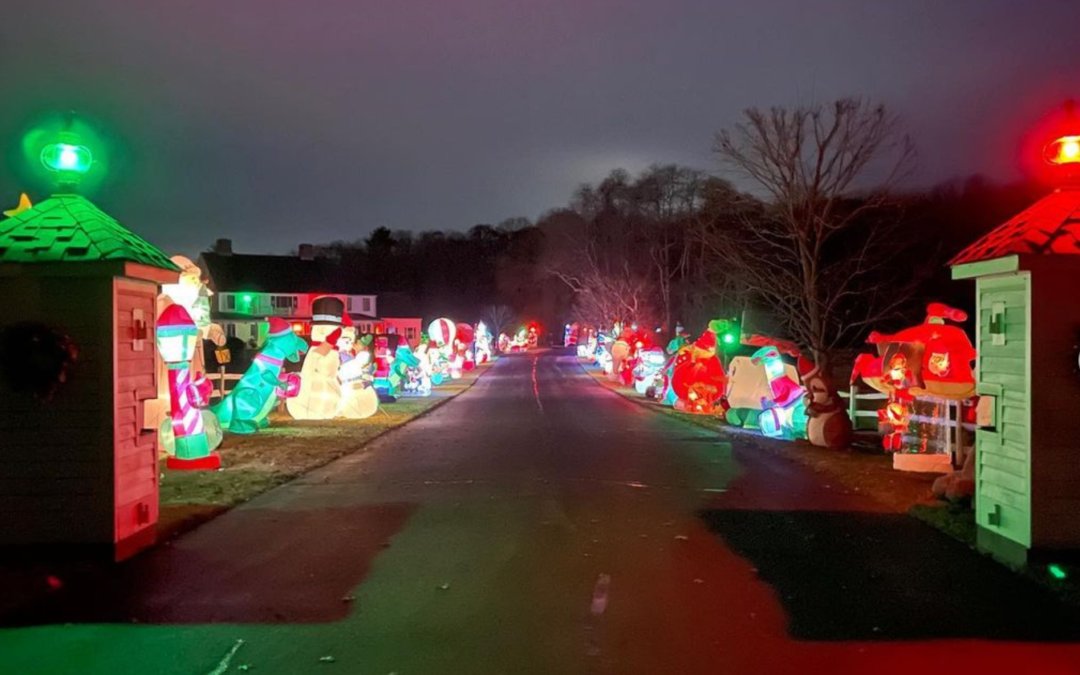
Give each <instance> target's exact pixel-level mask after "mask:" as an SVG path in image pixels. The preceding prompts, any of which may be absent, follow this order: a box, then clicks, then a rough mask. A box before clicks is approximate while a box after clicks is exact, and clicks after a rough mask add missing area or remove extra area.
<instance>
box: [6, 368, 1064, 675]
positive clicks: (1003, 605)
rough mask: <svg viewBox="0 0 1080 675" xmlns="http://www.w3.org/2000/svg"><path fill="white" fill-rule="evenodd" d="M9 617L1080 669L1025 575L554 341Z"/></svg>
mask: <svg viewBox="0 0 1080 675" xmlns="http://www.w3.org/2000/svg"><path fill="white" fill-rule="evenodd" d="M12 621H18V622H22V623H25V624H28V627H24V628H5V629H3V630H0V673H4V674H6V673H13V674H18V675H33V674H37V673H42V674H44V673H64V674H65V675H66V674H69V673H80V674H88V673H101V674H109V675H117V674H124V673H139V674H151V673H153V674H158V673H160V674H169V675H172V674H177V675H211V674H212V675H220V674H221V673H232V672H245V669H244V667H245V666H246V667H247V668H246V670H247V671H250V672H252V673H255V674H256V675H263V674H266V675H276V674H282V675H285V674H290V675H292V674H301V673H321V672H327V673H333V672H337V673H358V674H368V673H370V674H372V675H387V674H389V673H396V674H397V675H414V674H415V675H436V674H442V673H446V674H463V675H464V674H468V675H486V674H488V673H491V674H496V673H505V674H507V675H521V674H527V673H611V674H613V675H614V674H635V673H642V674H645V673H648V674H663V673H672V674H676V673H678V674H680V675H681V674H691V673H723V674H727V673H731V674H739V673H755V674H765V673H819V672H820V673H830V674H837V673H874V674H882V673H904V675H910V674H911V673H913V672H948V673H967V672H971V673H983V674H985V673H998V672H1001V673H1012V674H1014V673H1028V672H1032V673H1040V674H1054V673H1080V648H1078V646H1077V645H1075V644H1073V643H1072V642H1071V641H1072V640H1073V639H1077V640H1080V622H1078V619H1077V617H1076V615H1075V614H1074V613H1072V612H1070V611H1067V610H1065V609H1063V608H1061V607H1060V606H1058V605H1057V604H1056V603H1055V602H1054V601H1053V600H1052V599H1050V598H1048V597H1046V596H1045V595H1044V594H1043V593H1042V592H1041V591H1039V590H1038V589H1036V588H1034V587H1032V586H1030V585H1028V584H1027V583H1026V582H1024V581H1022V580H1021V579H1019V578H1018V577H1015V576H1014V575H1012V574H1010V573H1008V572H1006V571H1005V570H1003V569H1002V568H1000V567H998V566H997V565H996V564H994V563H992V562H989V561H987V560H985V559H983V558H981V557H980V556H978V555H976V554H975V553H973V552H971V551H968V550H966V549H965V548H964V547H962V546H960V545H959V544H956V543H955V542H952V541H951V540H948V539H946V538H945V537H943V536H942V535H939V534H938V533H937V532H935V531H933V530H930V529H929V528H927V527H926V526H924V525H922V524H920V523H918V522H916V521H914V520H912V519H909V518H907V517H906V516H903V515H897V514H892V513H888V512H886V511H885V510H884V509H882V508H881V507H880V506H878V505H877V504H876V503H875V502H873V501H871V500H870V499H868V498H867V497H864V496H859V495H845V494H841V493H839V492H838V491H837V490H835V489H833V488H830V487H828V486H826V485H825V484H823V481H822V479H821V478H820V477H819V476H817V475H815V474H813V473H812V472H810V471H808V470H807V469H805V468H803V467H801V466H797V465H793V464H791V463H789V462H786V461H785V460H782V459H780V458H778V457H777V456H775V455H772V454H771V453H767V452H762V451H761V450H760V449H755V448H754V447H752V446H746V447H742V445H741V444H738V443H736V445H735V447H733V446H732V445H731V444H730V443H726V442H722V439H720V438H719V437H718V436H717V435H716V433H714V432H710V431H708V430H705V429H702V428H699V427H695V426H692V425H687V424H684V423H681V422H679V421H678V420H675V419H672V418H670V417H667V416H661V415H657V414H655V413H653V412H650V411H648V410H647V409H645V408H643V407H641V406H638V405H636V404H634V403H632V402H630V401H627V400H625V399H623V398H622V397H620V396H618V395H617V394H614V393H612V392H610V391H607V390H606V389H604V388H603V387H600V386H597V385H596V384H595V383H594V382H592V381H591V379H590V378H589V377H588V376H587V375H586V374H584V373H583V372H582V371H581V368H580V366H579V365H578V364H577V361H576V359H574V358H572V357H571V356H569V355H565V354H561V353H559V352H540V353H536V354H525V355H518V356H512V357H507V358H504V359H502V360H500V361H499V362H498V363H497V364H496V365H495V366H494V367H493V368H492V369H491V370H490V371H489V372H488V373H487V374H485V375H484V376H483V377H482V378H481V379H480V380H479V382H478V383H477V384H476V385H475V386H473V388H472V389H470V390H469V391H467V392H465V393H464V394H462V395H461V396H459V397H458V398H456V399H455V400H453V401H451V402H449V403H447V404H446V405H444V406H442V407H440V408H438V409H437V410H435V411H434V412H433V413H431V414H430V415H427V416H425V417H423V418H421V419H419V420H416V421H415V422H413V423H411V424H409V425H408V426H406V427H404V428H402V429H400V430H398V431H395V432H393V433H391V434H389V435H387V436H384V437H382V438H381V439H379V440H377V441H376V442H375V443H374V444H372V445H371V446H369V449H368V451H366V452H361V453H358V454H356V455H353V456H350V457H346V458H344V459H342V460H340V461H338V462H335V463H334V464H331V465H329V466H327V467H324V468H323V469H320V470H317V471H315V472H313V473H311V474H308V475H307V476H305V477H304V478H302V479H300V480H298V481H295V482H293V483H291V484H289V485H286V486H284V487H281V488H279V489H277V490H274V491H272V492H270V493H267V494H266V495H264V496H262V497H260V498H258V499H256V500H254V501H252V502H250V503H248V504H246V505H244V506H242V507H240V508H238V509H235V510H234V511H232V512H230V513H229V514H227V515H225V516H223V517H221V518H218V519H217V520H215V521H213V522H211V523H209V524H207V525H205V526H203V527H201V528H199V529H198V530H196V531H194V532H192V533H190V534H188V535H186V536H184V537H182V538H180V539H179V540H177V541H175V542H173V543H172V544H171V545H169V546H165V547H161V548H159V549H157V550H155V551H153V552H150V553H149V554H147V555H144V556H141V557H140V558H138V559H136V560H135V561H134V562H132V563H131V564H128V565H125V566H124V567H122V568H121V569H120V570H118V571H117V572H116V573H115V574H114V576H113V578H112V579H109V580H105V581H103V582H102V583H100V584H97V585H95V587H94V588H92V589H81V591H79V592H71V593H66V594H60V595H57V596H56V597H55V598H54V599H53V601H52V602H51V603H49V604H48V605H41V606H39V607H37V608H35V610H34V611H33V612H31V613H29V614H26V615H22V616H19V617H15V618H11V617H9V618H8V622H9V623H11V622H12ZM240 641H243V642H242V643H241V642H240Z"/></svg>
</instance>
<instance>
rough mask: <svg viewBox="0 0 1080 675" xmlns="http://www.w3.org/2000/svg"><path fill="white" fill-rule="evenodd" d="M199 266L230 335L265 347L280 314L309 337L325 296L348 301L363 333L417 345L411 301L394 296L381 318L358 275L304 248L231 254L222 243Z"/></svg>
mask: <svg viewBox="0 0 1080 675" xmlns="http://www.w3.org/2000/svg"><path fill="white" fill-rule="evenodd" d="M199 267H200V268H202V270H203V273H204V274H205V275H206V277H207V279H208V280H209V286H210V289H211V290H212V291H213V292H214V296H213V298H212V299H211V313H210V316H211V319H212V320H213V321H214V322H215V323H217V324H219V325H220V326H221V327H222V328H223V329H224V330H225V333H226V335H228V336H229V337H235V338H239V339H240V340H243V341H244V342H245V343H249V344H250V343H251V342H252V341H254V342H255V343H256V344H257V345H261V344H262V342H263V340H264V339H265V337H266V336H265V335H264V334H262V333H263V332H265V330H266V322H265V320H266V319H267V318H268V317H271V316H277V317H281V318H283V319H285V320H286V321H289V322H290V323H291V324H292V327H293V330H294V331H296V333H297V334H299V335H304V336H307V335H310V334H311V319H312V312H311V303H312V301H313V300H314V299H315V298H318V297H320V296H324V295H332V296H335V297H338V298H340V299H341V300H342V302H344V303H345V311H347V312H348V314H349V317H350V318H351V319H352V322H353V324H354V325H355V326H356V329H357V331H358V332H359V333H361V334H363V333H391V334H398V335H401V336H403V337H404V338H405V340H407V341H408V342H409V344H410V345H413V346H415V345H416V344H417V343H418V342H419V340H420V326H421V319H420V317H419V316H409V314H410V311H409V308H408V306H407V303H405V302H402V300H401V299H400V298H399V297H398V296H397V295H396V294H390V295H391V298H388V299H390V300H391V304H392V305H394V306H393V314H394V316H392V317H384V316H380V314H379V309H380V304H381V302H380V297H379V296H378V295H377V294H375V293H371V292H370V290H369V289H366V288H363V287H362V286H361V285H360V284H359V283H358V282H357V281H356V276H357V275H356V274H355V272H353V271H351V270H349V269H347V268H345V267H344V266H342V265H340V264H339V263H337V262H336V261H334V260H331V259H327V258H321V257H317V256H315V255H314V249H313V247H312V246H311V245H310V244H302V245H301V246H300V248H299V254H298V255H294V256H291V255H252V254H246V253H245V254H238V253H233V251H232V242H231V241H230V240H228V239H220V240H218V242H217V244H215V246H214V250H213V251H211V252H207V253H203V254H202V255H201V256H200V257H199Z"/></svg>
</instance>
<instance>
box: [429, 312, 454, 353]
mask: <svg viewBox="0 0 1080 675" xmlns="http://www.w3.org/2000/svg"><path fill="white" fill-rule="evenodd" d="M456 335H457V325H456V324H455V323H454V322H453V321H451V320H450V319H435V320H434V321H432V322H431V324H430V325H429V326H428V338H430V339H431V341H432V342H434V343H435V345H436V346H437V347H439V348H440V349H441V348H443V347H446V346H447V345H453V344H454V337H455V336H456Z"/></svg>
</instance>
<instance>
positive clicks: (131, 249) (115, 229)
mask: <svg viewBox="0 0 1080 675" xmlns="http://www.w3.org/2000/svg"><path fill="white" fill-rule="evenodd" d="M100 260H127V261H131V262H135V263H141V264H143V265H150V266H152V267H160V268H161V269H166V270H177V269H179V268H178V267H177V266H176V265H174V264H173V262H172V261H171V260H169V257H168V256H167V255H165V254H164V253H162V252H161V250H160V249H158V248H157V247H156V246H154V245H153V244H151V243H149V242H147V241H146V240H145V239H143V238H142V237H140V236H138V235H137V234H134V233H133V232H131V231H130V230H128V229H127V228H125V227H124V226H123V225H121V224H120V223H118V222H116V220H114V219H113V218H112V217H111V216H109V215H108V214H107V213H105V212H104V211H102V210H101V209H99V208H98V207H96V206H94V204H93V203H92V202H90V200H88V199H86V198H85V197H82V196H80V195H74V194H62V195H53V196H52V197H49V198H48V199H46V200H45V201H43V202H41V203H39V204H37V205H36V206H34V207H33V208H30V209H27V210H25V211H23V212H21V213H17V214H15V215H14V216H11V217H10V218H7V219H4V220H0V263H45V262H49V263H53V262H86V261H100Z"/></svg>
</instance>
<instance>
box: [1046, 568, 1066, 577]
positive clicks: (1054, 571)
mask: <svg viewBox="0 0 1080 675" xmlns="http://www.w3.org/2000/svg"><path fill="white" fill-rule="evenodd" d="M1046 570H1047V571H1048V572H1050V576H1052V577H1054V578H1055V579H1064V578H1066V577H1067V576H1069V575H1068V574H1067V573H1066V572H1065V570H1064V569H1063V568H1062V567H1061V566H1060V565H1049V566H1048V567H1047V568H1046Z"/></svg>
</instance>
